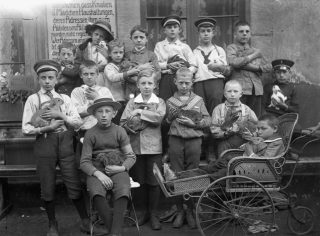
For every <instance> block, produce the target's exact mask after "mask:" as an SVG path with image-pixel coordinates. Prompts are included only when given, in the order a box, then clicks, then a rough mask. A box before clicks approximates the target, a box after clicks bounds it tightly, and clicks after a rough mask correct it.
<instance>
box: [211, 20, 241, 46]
mask: <svg viewBox="0 0 320 236" xmlns="http://www.w3.org/2000/svg"><path fill="white" fill-rule="evenodd" d="M238 19H239V18H238V17H230V18H218V19H216V20H217V26H216V31H217V34H216V37H215V39H214V41H215V44H217V45H219V46H221V47H223V48H226V46H227V45H228V44H231V43H232V41H233V26H234V24H235V23H236V22H237V21H238Z"/></svg>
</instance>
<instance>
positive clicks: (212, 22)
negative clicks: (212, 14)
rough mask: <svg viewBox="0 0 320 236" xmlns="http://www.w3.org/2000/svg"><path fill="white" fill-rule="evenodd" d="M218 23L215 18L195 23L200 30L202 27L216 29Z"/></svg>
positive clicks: (203, 19)
mask: <svg viewBox="0 0 320 236" xmlns="http://www.w3.org/2000/svg"><path fill="white" fill-rule="evenodd" d="M216 24H217V21H216V20H215V19H213V18H202V19H199V20H197V21H195V22H194V25H195V26H196V27H197V28H199V27H200V26H209V27H214V26H215V25H216Z"/></svg>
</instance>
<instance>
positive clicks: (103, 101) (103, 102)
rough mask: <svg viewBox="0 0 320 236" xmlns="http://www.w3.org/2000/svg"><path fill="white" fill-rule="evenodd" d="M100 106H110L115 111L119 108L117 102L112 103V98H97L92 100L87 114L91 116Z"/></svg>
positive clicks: (119, 105)
mask: <svg viewBox="0 0 320 236" xmlns="http://www.w3.org/2000/svg"><path fill="white" fill-rule="evenodd" d="M102 106H111V107H113V109H114V110H116V111H117V110H119V109H120V108H121V104H120V103H119V102H115V101H113V99H112V98H99V99H96V100H94V102H93V104H92V105H91V106H90V107H88V109H87V112H88V113H89V114H91V115H93V114H94V112H95V110H96V109H97V108H99V107H102Z"/></svg>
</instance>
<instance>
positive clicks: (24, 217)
mask: <svg viewBox="0 0 320 236" xmlns="http://www.w3.org/2000/svg"><path fill="white" fill-rule="evenodd" d="M278 213H279V214H277V224H278V225H279V228H280V230H279V231H277V232H276V233H272V234H271V235H274V236H280V235H281V236H282V235H284V236H286V235H288V236H289V235H292V234H291V233H290V231H289V229H288V227H287V226H286V214H287V212H286V211H281V212H278ZM57 219H58V222H59V230H60V233H61V236H85V235H86V234H82V233H80V231H79V224H80V220H79V218H78V216H77V213H76V211H75V209H74V208H73V206H72V205H58V206H57ZM317 221H318V220H317ZM318 222H319V221H318ZM162 226H163V227H162V230H160V231H152V230H151V229H150V226H149V225H148V224H146V225H144V226H142V227H141V236H151V235H152V236H199V235H200V233H199V232H198V230H190V229H189V228H188V226H187V225H185V226H183V227H182V228H181V229H179V230H177V229H173V228H172V227H171V224H163V225H162ZM46 230H47V219H46V214H45V212H44V211H43V210H41V209H40V208H34V207H33V208H15V209H13V211H11V213H10V214H9V215H8V216H7V217H5V218H4V219H2V221H1V222H0V235H1V236H44V235H45V234H46ZM136 235H137V234H136V230H135V228H134V227H130V228H125V233H124V236H136ZM309 235H313V236H316V235H320V231H319V227H318V226H316V229H315V231H314V232H313V233H311V234H309Z"/></svg>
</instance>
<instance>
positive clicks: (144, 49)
mask: <svg viewBox="0 0 320 236" xmlns="http://www.w3.org/2000/svg"><path fill="white" fill-rule="evenodd" d="M145 51H146V47H143V48H142V49H140V50H138V49H137V48H135V47H134V48H133V49H132V52H133V53H135V54H143V53H144V52H145Z"/></svg>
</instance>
